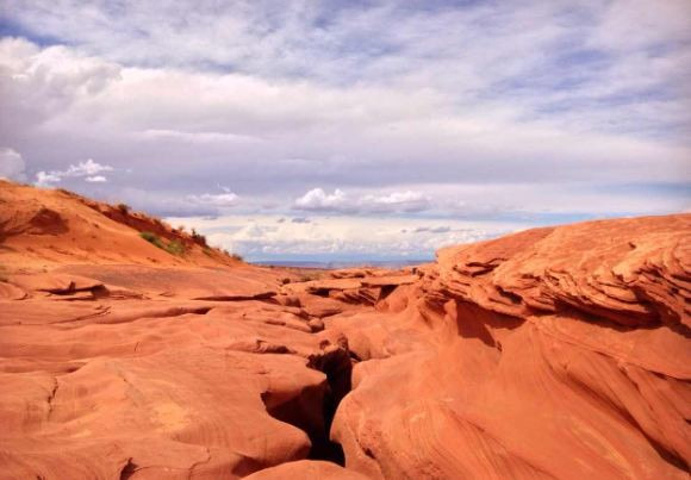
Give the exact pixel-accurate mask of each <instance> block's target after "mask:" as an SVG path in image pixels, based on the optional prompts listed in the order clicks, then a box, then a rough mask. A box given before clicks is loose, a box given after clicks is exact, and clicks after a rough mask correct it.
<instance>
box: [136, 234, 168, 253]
mask: <svg viewBox="0 0 691 480" xmlns="http://www.w3.org/2000/svg"><path fill="white" fill-rule="evenodd" d="M139 236H140V237H142V238H143V239H144V240H146V241H147V242H149V243H151V244H153V245H156V246H157V247H158V248H162V249H164V250H165V245H163V242H162V241H161V239H160V238H159V236H158V235H156V234H155V233H153V232H140V233H139Z"/></svg>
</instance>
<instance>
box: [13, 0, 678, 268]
mask: <svg viewBox="0 0 691 480" xmlns="http://www.w3.org/2000/svg"><path fill="white" fill-rule="evenodd" d="M690 133H691V1H689V0H655V1H653V0H550V1H546V0H512V1H492V0H489V1H478V0H455V1H451V0H448V1H441V0H427V1H422V0H419V1H418V0H408V1H403V0H400V1H365V0H352V1H346V0H325V1H316V0H313V1H307V0H304V1H298V0H284V1H281V2H275V1H268V0H252V1H218V0H195V1H191V0H190V1H185V0H178V1H169V0H157V1H147V0H123V1H106V0H101V1H89V0H80V1H76V0H50V1H42V0H3V2H2V5H0V177H7V178H10V179H13V180H17V181H21V182H26V183H31V184H34V185H37V186H39V187H42V188H67V189H70V190H74V191H77V192H79V193H81V194H84V195H88V196H92V197H95V198H99V199H102V200H107V201H112V202H124V203H127V204H129V205H131V206H132V207H134V208H136V209H139V210H145V211H147V212H150V213H152V214H155V215H159V216H162V217H164V218H166V219H168V220H169V221H170V222H171V223H172V224H173V225H179V224H185V225H187V226H194V227H195V228H197V229H198V230H199V231H201V232H202V233H205V234H207V236H208V238H209V240H210V242H211V243H212V244H215V245H219V246H223V247H225V248H228V249H229V250H231V251H234V252H237V253H240V254H241V255H244V256H245V257H246V258H247V259H249V260H256V261H272V260H275V261H284V260H291V259H300V260H334V259H337V260H341V261H343V260H352V261H360V260H376V259H428V258H431V257H432V256H433V254H434V251H435V249H437V248H440V247H442V246H445V245H449V244H454V243H465V242H471V241H477V240H482V239H485V238H491V237H493V236H496V235H500V234H505V233H508V232H512V231H516V230H521V229H525V228H530V227H533V226H540V225H551V224H561V223H569V222H574V221H581V220H588V219H597V218H607V217H620V216H631V215H658V214H665V213H673V212H682V211H688V210H690V209H691V135H690Z"/></svg>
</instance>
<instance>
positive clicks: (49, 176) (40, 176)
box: [34, 171, 62, 187]
mask: <svg viewBox="0 0 691 480" xmlns="http://www.w3.org/2000/svg"><path fill="white" fill-rule="evenodd" d="M60 180H62V177H61V176H60V175H57V174H55V173H53V172H50V173H49V172H44V171H40V172H38V173H37V174H36V181H35V182H34V185H36V186H37V187H51V186H52V185H53V184H54V183H58V182H60Z"/></svg>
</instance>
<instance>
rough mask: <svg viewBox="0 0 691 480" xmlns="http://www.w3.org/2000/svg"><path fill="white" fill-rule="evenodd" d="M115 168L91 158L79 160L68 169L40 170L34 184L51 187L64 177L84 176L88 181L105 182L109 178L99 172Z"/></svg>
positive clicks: (110, 170)
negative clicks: (83, 160)
mask: <svg viewBox="0 0 691 480" xmlns="http://www.w3.org/2000/svg"><path fill="white" fill-rule="evenodd" d="M113 170H114V169H113V167H111V166H110V165H101V164H100V163H98V162H95V161H94V160H93V159H91V158H90V159H88V160H86V161H85V162H79V163H78V164H77V165H70V166H69V167H68V168H67V170H52V171H50V172H45V171H40V172H38V173H37V174H36V181H35V182H34V184H35V185H36V186H38V187H49V186H52V185H53V184H55V183H59V182H61V181H62V179H63V178H84V181H86V182H90V183H103V182H107V181H108V179H107V178H106V177H105V176H104V175H98V174H100V173H102V172H112V171H113Z"/></svg>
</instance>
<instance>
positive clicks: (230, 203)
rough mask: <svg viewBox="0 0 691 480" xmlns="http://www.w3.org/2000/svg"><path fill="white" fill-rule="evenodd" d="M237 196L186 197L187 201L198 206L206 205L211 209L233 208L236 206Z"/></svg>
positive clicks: (223, 194)
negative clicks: (211, 207)
mask: <svg viewBox="0 0 691 480" xmlns="http://www.w3.org/2000/svg"><path fill="white" fill-rule="evenodd" d="M239 198H240V197H239V196H238V195H236V194H234V193H233V192H225V193H217V194H213V193H204V194H201V195H188V196H187V199H188V200H189V201H190V202H192V203H196V204H199V205H208V206H213V207H234V206H235V205H237V204H238V201H239Z"/></svg>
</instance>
